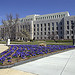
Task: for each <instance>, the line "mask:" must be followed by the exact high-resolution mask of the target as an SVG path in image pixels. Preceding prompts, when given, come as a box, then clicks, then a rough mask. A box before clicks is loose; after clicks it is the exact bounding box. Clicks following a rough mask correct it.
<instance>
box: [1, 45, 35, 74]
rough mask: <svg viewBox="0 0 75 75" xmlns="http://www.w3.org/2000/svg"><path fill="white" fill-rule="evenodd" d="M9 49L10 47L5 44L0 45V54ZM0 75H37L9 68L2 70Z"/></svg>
mask: <svg viewBox="0 0 75 75" xmlns="http://www.w3.org/2000/svg"><path fill="white" fill-rule="evenodd" d="M7 49H8V46H6V45H5V44H0V53H1V52H3V51H5V50H7ZM0 75H35V74H31V73H28V72H23V71H19V70H15V69H11V68H7V69H0Z"/></svg>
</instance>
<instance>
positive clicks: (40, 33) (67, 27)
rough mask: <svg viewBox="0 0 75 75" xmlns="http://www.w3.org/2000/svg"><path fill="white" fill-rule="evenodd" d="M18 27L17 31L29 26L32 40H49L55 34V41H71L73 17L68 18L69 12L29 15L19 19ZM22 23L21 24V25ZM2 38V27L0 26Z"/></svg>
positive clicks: (1, 36) (74, 20) (74, 17)
mask: <svg viewBox="0 0 75 75" xmlns="http://www.w3.org/2000/svg"><path fill="white" fill-rule="evenodd" d="M19 22H20V25H19V26H18V27H17V29H16V30H17V31H18V32H19V31H20V30H22V29H24V25H29V26H30V36H31V39H34V40H44V39H47V40H49V39H51V38H50V37H49V36H51V35H53V34H55V35H54V36H55V37H54V38H55V39H73V25H74V22H75V16H70V15H69V12H59V13H53V14H46V15H29V16H26V17H25V18H20V19H19ZM21 23H22V24H21ZM0 30H1V35H0V38H3V39H4V36H3V34H4V33H3V30H4V28H3V25H2V26H0ZM15 38H16V39H20V40H24V38H22V37H18V36H16V35H15V36H14V39H15Z"/></svg>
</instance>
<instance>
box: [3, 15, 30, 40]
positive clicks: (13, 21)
mask: <svg viewBox="0 0 75 75" xmlns="http://www.w3.org/2000/svg"><path fill="white" fill-rule="evenodd" d="M2 23H3V26H4V37H5V40H6V39H11V40H17V37H23V38H25V39H27V40H28V39H29V38H30V36H29V31H28V30H29V29H28V27H27V26H28V25H25V22H21V21H20V20H19V16H18V14H16V17H15V18H13V15H12V14H9V15H6V20H2ZM19 26H24V29H23V30H22V29H20V30H19V31H18V29H19V28H18V27H19Z"/></svg>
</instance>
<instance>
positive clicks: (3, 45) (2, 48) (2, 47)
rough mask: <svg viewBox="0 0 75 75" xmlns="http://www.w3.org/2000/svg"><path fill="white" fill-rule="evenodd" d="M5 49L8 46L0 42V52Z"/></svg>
mask: <svg viewBox="0 0 75 75" xmlns="http://www.w3.org/2000/svg"><path fill="white" fill-rule="evenodd" d="M7 49H8V46H6V45H5V44H0V53H1V52H3V51H5V50H7Z"/></svg>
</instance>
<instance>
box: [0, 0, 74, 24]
mask: <svg viewBox="0 0 75 75" xmlns="http://www.w3.org/2000/svg"><path fill="white" fill-rule="evenodd" d="M64 11H68V12H69V13H70V15H75V0H0V24H1V19H2V18H3V19H5V16H6V14H10V13H12V14H13V16H15V14H16V13H17V14H19V17H20V18H22V17H25V16H27V15H32V14H40V15H43V14H50V13H56V12H64Z"/></svg>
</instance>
